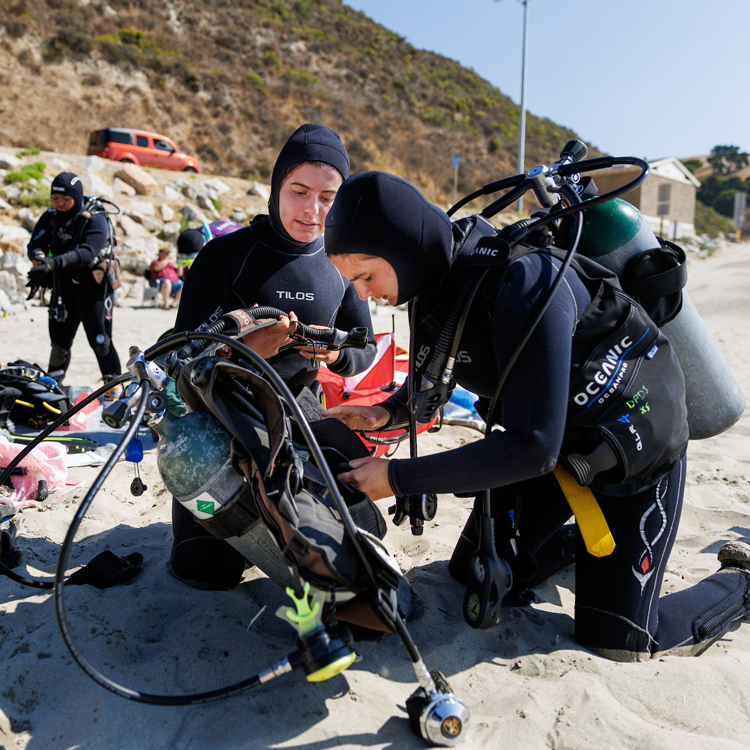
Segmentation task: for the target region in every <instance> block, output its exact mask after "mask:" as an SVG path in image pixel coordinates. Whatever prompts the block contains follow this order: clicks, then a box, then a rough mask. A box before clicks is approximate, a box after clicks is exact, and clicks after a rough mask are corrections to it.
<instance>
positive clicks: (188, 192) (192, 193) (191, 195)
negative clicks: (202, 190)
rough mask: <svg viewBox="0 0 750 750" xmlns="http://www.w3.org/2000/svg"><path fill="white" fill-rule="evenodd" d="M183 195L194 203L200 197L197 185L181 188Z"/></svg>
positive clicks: (186, 185) (187, 185)
mask: <svg viewBox="0 0 750 750" xmlns="http://www.w3.org/2000/svg"><path fill="white" fill-rule="evenodd" d="M181 190H182V194H183V195H184V196H185V197H186V198H187V199H188V200H191V201H194V200H195V199H196V198H197V196H198V188H197V187H195V185H190V184H187V183H186V184H185V185H183V186H182V188H181Z"/></svg>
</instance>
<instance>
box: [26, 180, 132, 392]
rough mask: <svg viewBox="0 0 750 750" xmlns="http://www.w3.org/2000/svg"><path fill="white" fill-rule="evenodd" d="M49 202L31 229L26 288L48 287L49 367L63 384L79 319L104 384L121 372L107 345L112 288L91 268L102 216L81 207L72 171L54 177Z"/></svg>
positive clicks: (103, 237)
mask: <svg viewBox="0 0 750 750" xmlns="http://www.w3.org/2000/svg"><path fill="white" fill-rule="evenodd" d="M50 204H51V208H49V209H47V211H45V212H44V213H43V214H42V216H41V218H40V219H39V221H38V222H37V224H36V226H35V227H34V231H33V232H32V234H31V240H30V242H29V246H28V250H27V252H28V256H29V258H30V259H31V261H32V263H33V264H34V266H33V268H32V269H31V270H30V271H29V274H28V276H29V283H28V286H30V287H32V288H33V287H35V286H51V287H52V298H51V301H50V306H49V337H50V342H51V344H52V352H51V354H50V359H49V368H48V370H49V372H50V374H52V375H53V377H55V378H56V380H58V381H59V382H62V380H63V378H64V377H65V373H66V372H67V370H68V367H69V365H70V349H71V347H72V346H73V339H74V338H75V335H76V331H77V330H78V326H79V325H80V324H81V323H83V328H84V330H85V331H86V338H87V339H88V342H89V346H90V347H91V348H92V349H93V350H94V354H95V355H96V360H97V362H98V363H99V370H100V371H101V373H102V378H103V380H104V382H105V383H107V382H109V381H110V380H112V379H113V378H116V377H117V376H118V375H119V374H120V358H119V357H118V356H117V351H116V350H115V347H114V345H113V344H112V310H113V308H114V291H113V290H112V289H111V288H110V286H109V284H108V281H107V274H104V279H103V280H102V282H101V284H100V283H99V282H98V281H97V280H96V279H95V277H94V274H93V271H92V268H93V267H94V266H95V265H96V262H97V260H98V259H99V260H100V254H101V252H102V250H104V249H105V248H106V246H107V244H108V243H109V239H110V237H109V229H108V226H107V219H106V216H104V215H103V214H97V213H94V214H89V213H88V212H86V211H83V183H82V182H81V178H80V177H78V176H77V175H75V174H73V173H72V172H61V173H60V174H59V175H57V177H55V179H54V180H53V182H52V185H51V187H50ZM97 337H98V338H99V341H98V342H97Z"/></svg>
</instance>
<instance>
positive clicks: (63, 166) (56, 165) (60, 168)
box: [47, 156, 71, 174]
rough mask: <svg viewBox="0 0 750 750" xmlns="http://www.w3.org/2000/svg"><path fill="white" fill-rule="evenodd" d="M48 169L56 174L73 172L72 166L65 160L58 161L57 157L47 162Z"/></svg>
mask: <svg viewBox="0 0 750 750" xmlns="http://www.w3.org/2000/svg"><path fill="white" fill-rule="evenodd" d="M47 168H48V169H51V170H52V171H53V172H54V173H55V174H60V172H70V171H71V167H70V164H69V163H68V162H67V161H65V160H63V159H58V158H57V157H56V156H55V157H53V158H52V159H50V160H49V161H48V162H47Z"/></svg>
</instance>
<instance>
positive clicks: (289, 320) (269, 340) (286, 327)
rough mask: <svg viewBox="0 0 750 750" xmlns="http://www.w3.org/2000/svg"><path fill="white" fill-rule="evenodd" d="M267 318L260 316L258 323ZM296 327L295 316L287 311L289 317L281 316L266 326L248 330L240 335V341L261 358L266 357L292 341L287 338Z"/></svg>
mask: <svg viewBox="0 0 750 750" xmlns="http://www.w3.org/2000/svg"><path fill="white" fill-rule="evenodd" d="M266 320H268V318H261V319H260V320H258V323H263V322H265V321H266ZM296 328H297V316H296V315H295V314H294V313H293V312H290V313H289V317H286V316H282V317H281V318H280V319H279V320H277V321H276V323H275V324H274V325H272V326H268V327H267V328H260V329H258V330H257V331H253V330H251V331H249V332H248V333H246V334H245V335H244V336H243V337H242V343H243V344H245V346H248V347H250V348H251V349H252V350H253V351H254V352H255V353H256V354H259V355H260V356H261V357H263V359H268V358H269V357H273V356H274V355H275V354H278V352H279V349H280V348H281V347H282V346H286V345H287V344H290V343H291V342H292V339H290V338H289V336H290V334H292V333H294V331H295V330H296Z"/></svg>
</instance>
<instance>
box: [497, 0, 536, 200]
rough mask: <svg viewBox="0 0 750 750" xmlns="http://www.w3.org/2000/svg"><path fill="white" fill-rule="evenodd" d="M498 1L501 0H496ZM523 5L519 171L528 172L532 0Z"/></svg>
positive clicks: (524, 1)
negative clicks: (529, 50)
mask: <svg viewBox="0 0 750 750" xmlns="http://www.w3.org/2000/svg"><path fill="white" fill-rule="evenodd" d="M495 2H496V3H498V2H500V0H495ZM518 2H519V3H521V5H523V57H522V61H521V120H520V122H519V124H518V172H519V174H526V165H525V161H526V153H525V152H526V48H527V46H528V45H527V42H528V39H529V4H530V3H531V0H518ZM516 210H517V211H518V213H519V214H520V213H522V212H523V196H522V197H520V198H519V199H518V202H517V203H516Z"/></svg>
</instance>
